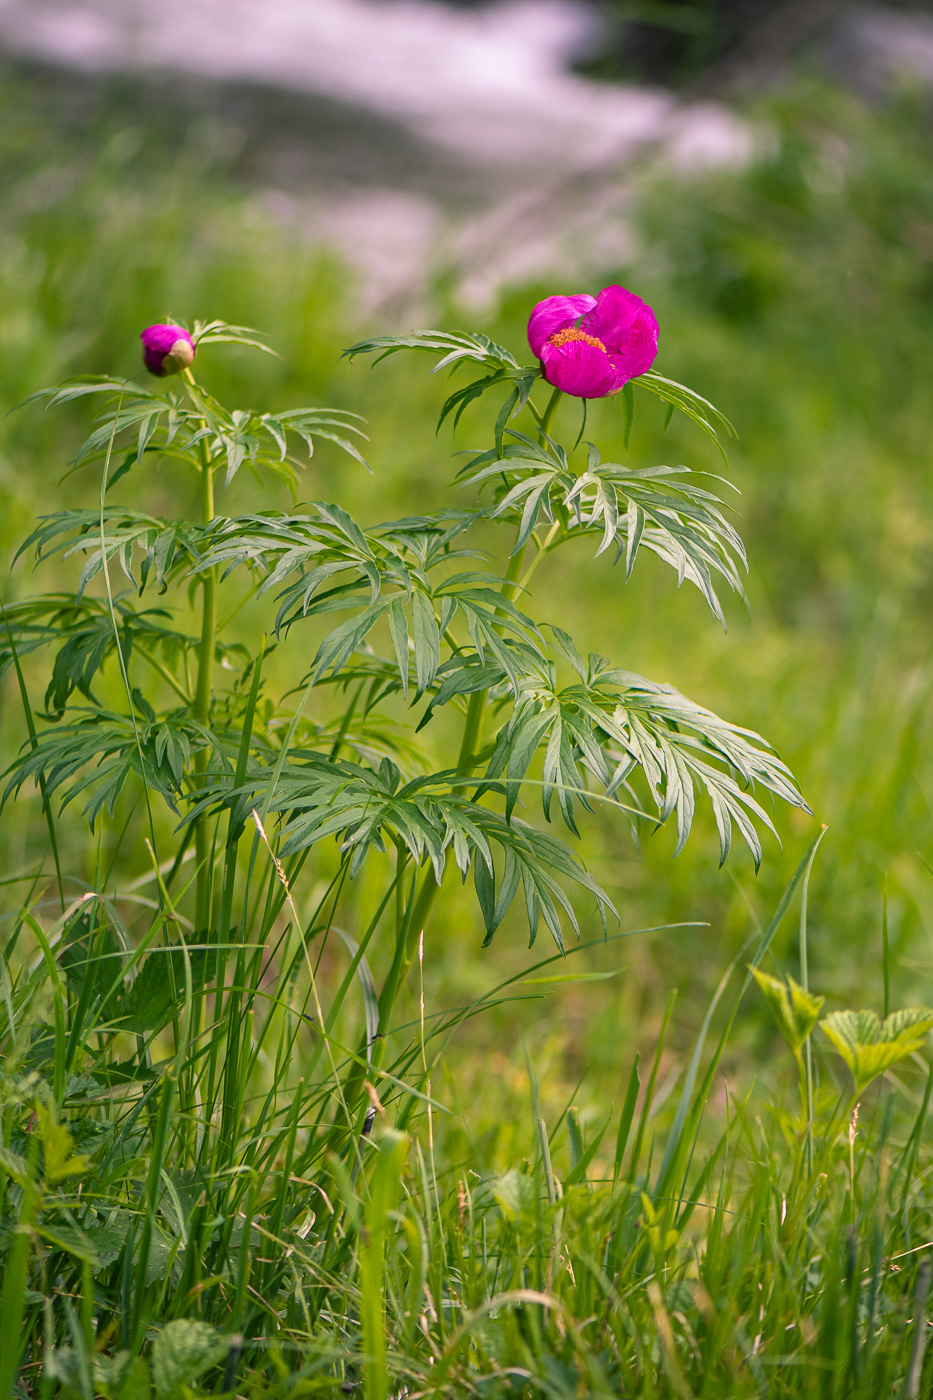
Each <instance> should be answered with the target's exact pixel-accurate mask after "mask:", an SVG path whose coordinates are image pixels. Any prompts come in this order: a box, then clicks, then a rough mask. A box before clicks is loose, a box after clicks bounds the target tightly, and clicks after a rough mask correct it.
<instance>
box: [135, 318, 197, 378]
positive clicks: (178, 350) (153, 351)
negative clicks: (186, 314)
mask: <svg viewBox="0 0 933 1400" xmlns="http://www.w3.org/2000/svg"><path fill="white" fill-rule="evenodd" d="M139 338H140V340H141V341H142V343H143V360H144V361H145V365H146V369H147V370H149V372H150V373H151V374H157V375H158V376H159V378H160V379H164V378H165V376H166V375H167V374H178V372H179V371H180V370H183V369H187V368H188V366H189V365H192V364H193V363H194V357H195V353H196V350H195V344H194V341H193V340H192V339H191V336H190V335H189V334H188V332H187V331H186V330H185V329H184V327H183V326H168V325H158V326H147V327H146V329H145V330H144V331H143V332H142V334H141V335H140V337H139Z"/></svg>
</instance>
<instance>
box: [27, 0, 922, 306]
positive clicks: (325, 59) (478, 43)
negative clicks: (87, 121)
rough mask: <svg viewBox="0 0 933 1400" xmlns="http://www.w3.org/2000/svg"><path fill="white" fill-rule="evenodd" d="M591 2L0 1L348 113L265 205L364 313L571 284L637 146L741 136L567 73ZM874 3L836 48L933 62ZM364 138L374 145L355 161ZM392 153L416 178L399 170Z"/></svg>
mask: <svg viewBox="0 0 933 1400" xmlns="http://www.w3.org/2000/svg"><path fill="white" fill-rule="evenodd" d="M593 16H594V12H593V11H592V10H590V9H587V8H586V7H584V6H583V5H582V4H580V3H578V0H498V3H493V4H490V5H489V6H488V7H485V8H479V9H476V8H470V9H455V8H447V7H445V6H441V5H438V4H436V3H429V0H158V3H152V0H0V47H2V48H4V49H6V50H7V51H8V52H10V53H13V54H18V55H22V56H28V57H32V58H39V59H41V60H43V61H45V62H47V63H53V64H57V65H60V66H62V67H64V68H68V69H72V70H78V71H83V72H85V73H91V74H94V73H104V72H109V71H120V72H139V73H141V74H145V75H148V76H151V75H162V76H163V79H164V78H165V77H167V76H168V75H171V74H182V75H185V76H186V79H187V80H188V82H189V83H190V82H191V81H192V80H193V81H196V82H197V81H200V80H204V81H205V82H207V81H209V82H211V83H213V84H218V83H221V84H223V83H226V84H229V83H231V82H233V83H247V84H262V85H266V86H267V87H269V88H277V89H283V90H287V91H291V92H292V93H297V94H302V95H304V96H306V97H307V96H310V97H312V98H314V99H319V100H321V101H323V102H324V103H325V104H327V103H329V104H331V105H330V107H328V108H327V109H326V110H327V121H328V124H329V125H330V126H331V127H333V125H334V123H335V122H336V123H337V125H338V126H339V125H340V122H341V121H344V122H345V124H346V122H347V115H348V114H349V113H352V112H359V113H361V114H363V115H364V116H365V118H366V120H367V121H368V122H369V123H370V126H369V131H370V136H369V137H367V135H366V133H365V131H364V132H363V134H362V135H361V134H360V133H359V132H357V134H356V140H355V142H354V141H350V140H348V141H347V142H346V153H345V155H343V156H342V157H341V159H340V160H338V162H337V168H336V169H333V168H332V169H331V170H330V171H329V173H328V176H327V178H321V177H320V176H319V177H318V178H317V179H316V180H315V181H313V182H312V183H313V185H314V188H313V189H312V190H309V189H308V187H307V182H302V181H301V180H299V179H294V178H291V177H290V175H289V162H288V160H287V159H282V160H279V161H278V163H276V161H275V160H272V161H270V163H269V177H268V180H267V184H268V186H269V190H268V196H267V202H268V203H269V205H270V207H271V208H273V209H275V210H276V211H277V212H278V213H280V214H281V215H282V216H284V217H287V218H289V219H290V220H297V221H299V222H300V223H301V225H302V226H303V227H304V228H305V229H306V230H307V235H308V237H309V239H311V240H313V241H321V242H328V243H331V244H334V245H335V246H336V247H337V248H338V249H339V251H340V253H341V254H342V256H343V257H344V259H345V260H347V261H348V262H349V263H350V264H351V265H353V266H355V268H356V269H357V271H358V272H359V274H360V282H361V296H362V298H363V300H364V301H365V302H366V303H368V309H377V308H378V307H379V306H380V305H383V306H395V307H398V306H399V304H400V302H404V301H405V300H406V299H408V298H409V297H410V296H411V295H412V294H415V293H416V292H417V289H419V288H422V287H424V286H425V285H426V283H427V282H428V281H430V278H431V276H432V275H434V274H437V273H441V272H446V273H447V274H452V275H453V277H454V279H455V281H456V283H457V285H458V287H459V291H460V296H461V298H462V299H463V300H464V301H465V302H468V303H473V304H474V305H476V306H477V308H479V307H481V306H482V305H483V304H488V303H489V302H490V301H491V300H492V299H493V298H494V296H495V293H496V291H497V289H498V288H499V287H501V286H502V285H504V284H507V283H509V282H514V281H516V280H519V279H522V278H527V277H531V276H537V275H544V274H551V273H553V274H558V273H559V274H560V275H561V278H562V281H568V279H569V281H572V280H574V278H579V277H583V276H585V275H586V274H587V272H588V271H590V270H593V269H596V268H599V267H600V266H606V265H611V264H612V263H613V262H618V261H619V260H621V258H623V257H624V255H625V252H626V249H627V247H628V240H629V239H630V234H629V233H628V231H627V226H626V221H625V200H626V187H627V184H628V183H629V181H627V179H626V174H627V172H630V171H631V168H632V163H633V161H635V160H637V159H641V158H644V157H649V158H651V159H659V160H663V161H665V162H667V163H669V164H672V165H673V166H675V167H676V168H679V169H681V170H683V171H684V172H690V171H695V170H697V169H701V168H706V167H709V166H711V165H721V164H735V163H741V162H743V161H745V160H746V159H748V158H749V156H750V153H751V151H752V149H753V146H754V140H755V137H754V135H753V133H752V132H751V130H750V129H749V128H748V127H747V125H746V124H744V123H743V122H741V121H740V120H739V119H738V118H737V117H735V116H734V115H733V114H732V113H731V112H729V111H728V110H727V109H726V108H725V107H723V106H720V105H717V104H714V103H692V104H680V103H678V102H677V101H675V99H674V98H672V97H671V96H670V95H669V94H667V93H664V92H661V91H649V90H645V89H638V88H634V87H621V86H611V85H606V84H600V83H596V82H593V81H590V80H588V79H586V78H583V77H581V76H579V75H577V74H574V73H572V72H571V71H570V64H571V62H572V60H573V59H574V58H575V57H576V56H578V55H579V54H580V53H581V52H582V51H585V50H586V48H587V47H588V46H589V45H590V44H591V43H592V42H593V38H594V28H593V26H594V23H595V20H594V17H593ZM884 18H885V17H883V18H882V21H879V19H878V15H877V14H876V13H875V12H874V11H871V10H865V11H862V10H858V11H857V12H856V11H855V10H853V23H852V24H850V25H848V27H847V29H846V30H845V33H844V34H843V36H842V39H843V42H842V47H841V49H840V52H841V53H842V54H843V61H844V62H846V63H850V62H851V61H852V52H853V46H854V48H855V49H856V50H859V49H865V48H866V46H867V49H868V51H869V52H870V54H871V56H872V61H873V62H875V63H876V66H877V64H878V63H880V64H881V67H882V68H884V64H885V62H886V60H885V59H884V53H885V52H887V51H886V50H885V49H884V44H885V43H887V44H888V47H889V48H890V47H891V46H892V45H893V46H894V48H895V49H897V50H898V52H900V51H905V52H907V54H908V57H909V58H910V61H911V62H912V63H913V66H914V67H915V68H916V66H917V63H918V62H920V61H921V60H920V59H918V54H922V53H924V52H927V51H928V53H929V57H928V59H927V60H925V61H926V62H927V65H928V67H929V68H931V69H933V20H930V19H929V18H928V17H920V19H919V20H917V18H916V17H911V16H903V17H901V16H894V17H892V16H887V17H886V18H887V20H889V21H890V20H892V19H893V20H900V21H901V28H900V30H898V31H897V36H896V38H892V37H891V36H892V35H893V34H894V33H895V29H896V25H895V26H894V28H892V26H891V24H890V23H889V24H887V26H886V25H885V23H884V22H883V19H884ZM905 23H906V25H907V26H908V28H906V29H905V28H904V25H905ZM911 23H913V24H914V29H913V30H910V31H909V32H908V30H909V26H910V24H911ZM918 24H919V29H918V28H917V25H918ZM924 24H926V25H927V26H928V29H924ZM872 26H874V30H873V28H872ZM918 34H919V38H918ZM879 36H880V37H879ZM924 36H925V41H926V43H927V45H928V50H927V51H925V50H924V48H923V42H922V40H923V38H924ZM846 44H848V48H846ZM898 46H900V47H899V48H898ZM879 54H881V55H882V56H881V58H879ZM894 57H895V60H896V54H895V56H894ZM921 66H922V63H921ZM166 90H167V91H170V83H169V85H168V87H167V88H166ZM321 110H322V109H315V108H314V107H313V106H312V107H308V108H305V109H304V117H303V118H302V121H303V123H304V124H303V126H302V125H301V122H299V127H300V129H299V130H297V132H296V128H295V122H294V121H292V122H291V123H290V135H289V140H290V142H291V143H292V147H294V145H295V143H296V142H297V143H298V144H301V142H302V141H304V142H306V143H307V146H308V148H309V149H311V148H313V147H314V145H315V143H316V141H318V139H319V136H320V134H321V133H320V132H319V131H318V130H317V125H318V122H319V119H320V112H321ZM316 112H317V116H316V115H315V113H316ZM349 124H350V125H352V123H349ZM328 139H330V140H333V132H332V131H331V132H330V133H329V137H328ZM361 141H362V143H363V145H365V146H368V147H369V157H370V158H369V159H368V160H363V161H362V163H361V165H365V166H366V167H367V168H366V169H365V170H363V169H362V168H361V169H358V170H356V171H354V169H353V168H352V166H353V163H354V160H355V159H356V158H357V157H358V156H359V154H360V151H361ZM406 142H409V143H411V145H410V149H409V147H408V146H407V145H406ZM403 147H404V148H405V149H404V152H403V154H402V155H400V152H401V151H402V148H403ZM354 152H356V156H355V155H354ZM373 152H375V155H373ZM383 152H384V153H385V154H386V156H387V157H388V156H389V155H390V154H391V156H392V158H391V159H386V160H382V153H383ZM406 161H407V164H408V166H411V164H412V163H414V164H415V165H416V166H417V165H419V164H420V166H421V167H422V171H421V173H422V177H423V178H420V179H418V178H416V179H414V180H412V179H405V180H400V179H399V178H398V177H397V171H398V168H399V165H400V162H401V163H402V164H404V163H405V162H406ZM357 163H358V164H360V162H359V161H357ZM297 164H298V166H300V165H301V161H300V160H298V162H297ZM292 165H293V166H294V165H295V162H294V161H292ZM380 168H382V169H384V171H385V178H380V173H379V172H380ZM569 281H568V285H569Z"/></svg>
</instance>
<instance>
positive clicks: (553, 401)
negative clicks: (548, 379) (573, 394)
mask: <svg viewBox="0 0 933 1400" xmlns="http://www.w3.org/2000/svg"><path fill="white" fill-rule="evenodd" d="M562 397H563V391H562V390H561V389H555V390H554V392H553V393H552V394H551V397H550V398H549V399H548V401H547V407H546V408H545V410H544V412H543V413H542V415H541V421H540V423H539V424H538V427H539V433H538V437H539V440H540V439H541V438H543V437H544V435H545V433H546V432H547V430H548V428H549V427H550V426H551V419H552V418H553V417H554V410H555V408H556V407H557V405H558V404H559V403H560V401H561V398H562Z"/></svg>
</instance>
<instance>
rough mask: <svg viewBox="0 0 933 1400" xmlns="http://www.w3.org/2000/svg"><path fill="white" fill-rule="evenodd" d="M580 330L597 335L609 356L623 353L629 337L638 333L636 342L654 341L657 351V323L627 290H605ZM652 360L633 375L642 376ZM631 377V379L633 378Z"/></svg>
mask: <svg viewBox="0 0 933 1400" xmlns="http://www.w3.org/2000/svg"><path fill="white" fill-rule="evenodd" d="M580 330H581V331H586V333H587V335H595V336H596V337H597V339H599V340H601V341H602V343H603V344H604V345H605V347H606V349H607V350H609V351H610V352H612V351H617V352H620V353H623V352H624V350H625V347H626V345H627V344H628V342H629V338H630V336H631V335H632V334H633V332H634V333H635V342H637V343H638V344H644V343H647V342H651V341H652V337H653V344H654V350H655V352H657V347H658V323H657V320H656V319H655V314H654V312H653V311H652V310H651V307H650V306H649V305H648V303H647V302H644V301H642V299H641V297H637V296H636V295H635V293H634V292H627V291H626V290H625V288H624V287H604V288H603V290H602V291H601V292H600V294H599V296H598V297H597V298H596V306H595V308H594V309H593V310H592V311H591V312H589V314H588V315H586V316H584V317H583V320H582V321H581V322H580ZM653 359H654V355H653V354H652V356H651V359H649V360H648V363H647V364H645V365H644V366H643V367H642V369H640V370H635V371H634V374H642V373H643V372H644V370H646V369H647V368H648V366H649V365H650V364H651V360H653ZM631 377H632V375H629V378H631Z"/></svg>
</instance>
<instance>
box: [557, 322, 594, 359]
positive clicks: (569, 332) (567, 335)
mask: <svg viewBox="0 0 933 1400" xmlns="http://www.w3.org/2000/svg"><path fill="white" fill-rule="evenodd" d="M571 340H583V341H585V342H586V344H587V345H595V347H596V349H597V350H602V352H603V354H604V355H605V354H607V353H608V352H607V350H606V347H605V345H604V344H603V343H602V341H601V340H597V339H596V337H595V335H587V333H586V331H578V330H577V328H576V326H567V328H566V329H565V330H562V331H555V333H554V334H553V335H550V336H548V344H549V345H566V344H567V343H568V341H571Z"/></svg>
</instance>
